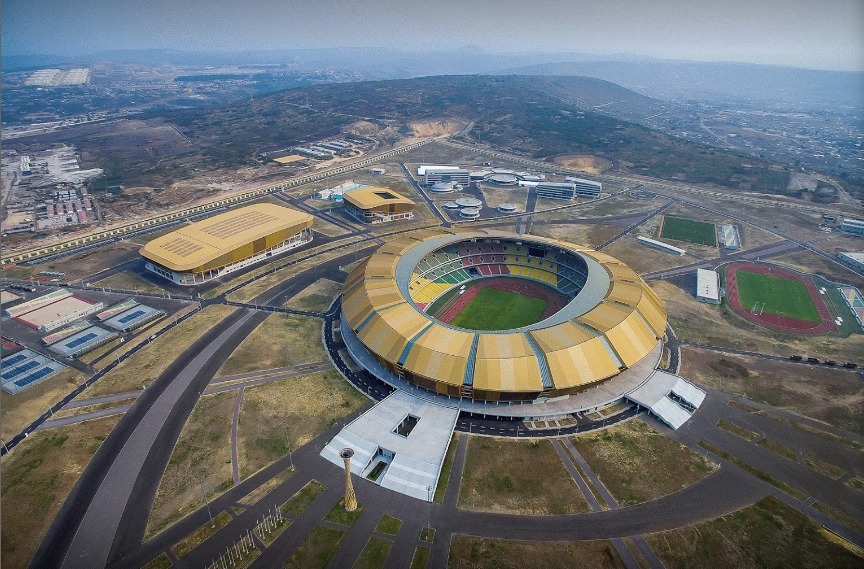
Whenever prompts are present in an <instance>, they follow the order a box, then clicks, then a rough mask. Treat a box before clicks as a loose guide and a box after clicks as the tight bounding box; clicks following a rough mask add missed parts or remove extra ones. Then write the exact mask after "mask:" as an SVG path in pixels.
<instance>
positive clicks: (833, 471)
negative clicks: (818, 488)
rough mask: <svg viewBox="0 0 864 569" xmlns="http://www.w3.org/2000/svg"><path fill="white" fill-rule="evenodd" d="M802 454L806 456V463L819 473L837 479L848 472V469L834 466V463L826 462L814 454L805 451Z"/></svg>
mask: <svg viewBox="0 0 864 569" xmlns="http://www.w3.org/2000/svg"><path fill="white" fill-rule="evenodd" d="M802 455H803V457H804V464H806V465H807V466H809V467H810V468H812V469H813V470H815V471H816V472H818V473H819V474H821V475H823V476H827V477H828V478H831V479H832V480H837V479H838V478H840V477H842V476H843V475H844V474H846V471H845V470H843V469H842V468H840V467H837V466H834V465H833V464H831V463H828V462H825V461H824V460H821V459H819V458H816V457H815V456H813V455H812V454H807V453H806V452H805V453H802Z"/></svg>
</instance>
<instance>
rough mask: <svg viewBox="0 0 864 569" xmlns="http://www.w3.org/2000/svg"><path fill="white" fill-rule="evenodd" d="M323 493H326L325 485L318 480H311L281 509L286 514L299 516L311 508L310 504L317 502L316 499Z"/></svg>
mask: <svg viewBox="0 0 864 569" xmlns="http://www.w3.org/2000/svg"><path fill="white" fill-rule="evenodd" d="M322 492H324V485H323V484H321V483H320V482H318V481H317V480H310V481H309V482H307V483H306V486H304V487H303V488H300V490H298V491H297V493H296V494H294V495H293V496H291V498H289V499H288V501H286V502H285V503H284V504H282V506H281V507H280V508H279V509H280V510H282V511H283V512H285V513H286V514H294V515H295V516H299V515H300V514H302V513H303V511H304V510H305V509H306V508H308V507H309V504H311V503H312V502H314V501H315V498H317V497H318V496H320V495H321V493H322Z"/></svg>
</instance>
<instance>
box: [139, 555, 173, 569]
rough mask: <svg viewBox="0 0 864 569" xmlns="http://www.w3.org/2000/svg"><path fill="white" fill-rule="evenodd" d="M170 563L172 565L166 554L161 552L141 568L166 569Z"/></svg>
mask: <svg viewBox="0 0 864 569" xmlns="http://www.w3.org/2000/svg"><path fill="white" fill-rule="evenodd" d="M171 565H173V563H171V559H169V558H168V554H167V553H162V554H161V555H159V557H156V558H155V559H153V560H152V561H150V562H149V563H147V565H144V566H143V567H141V569H168V568H169V567H171Z"/></svg>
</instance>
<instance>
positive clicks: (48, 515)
mask: <svg viewBox="0 0 864 569" xmlns="http://www.w3.org/2000/svg"><path fill="white" fill-rule="evenodd" d="M4 398H5V397H4ZM119 419H120V417H119V416H117V417H105V418H102V419H94V420H92V421H86V422H84V423H77V424H74V425H67V426H65V427H58V428H56V429H48V430H45V431H39V432H36V433H33V434H32V435H30V436H29V437H27V439H25V440H23V441H21V443H20V444H19V445H18V446H17V447H16V448H15V449H14V450H13V452H11V453H9V454H8V455H6V456H5V457H3V491H2V496H3V499H2V512H3V513H2V520H0V525H2V528H3V530H2V537H0V542H2V549H0V551H2V556H3V565H4V566H5V567H27V566H28V564H29V563H30V560H31V559H32V557H33V554H34V553H35V552H36V548H37V547H39V543H40V542H41V541H42V537H43V536H44V535H45V532H46V531H47V530H48V526H49V525H51V522H52V521H53V520H54V516H56V515H57V512H58V510H59V509H60V506H62V505H63V501H64V500H65V499H66V497H67V496H68V495H69V492H70V491H71V490H72V487H73V486H74V485H75V482H77V481H78V477H79V476H80V475H81V472H82V471H83V470H84V467H85V466H87V463H88V462H90V458H91V457H92V456H93V454H94V453H95V452H96V450H97V449H98V448H99V445H101V444H102V441H103V440H105V437H107V436H108V433H110V432H111V429H113V428H114V425H116V424H117V421H118V420H119ZM4 427H5V421H4Z"/></svg>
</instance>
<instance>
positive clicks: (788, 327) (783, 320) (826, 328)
mask: <svg viewBox="0 0 864 569" xmlns="http://www.w3.org/2000/svg"><path fill="white" fill-rule="evenodd" d="M735 271H745V272H748V273H756V274H760V275H770V276H772V277H780V278H783V279H789V280H793V281H800V282H802V283H804V286H806V287H807V292H808V293H810V299H811V300H812V301H813V305H814V306H815V307H816V311H817V312H818V313H819V318H820V319H821V320H822V321H821V322H819V323H818V324H816V323H814V322H807V321H806V320H798V319H797V318H787V317H785V316H777V315H775V314H762V315H760V316H756V315H755V314H751V313H750V308H752V307H747V308H745V307H743V306H741V300H740V299H739V298H738V285H737V282H736V280H735ZM725 275H726V300H727V301H728V302H729V306H731V307H732V310H734V311H735V312H737V313H738V314H739V315H740V316H743V317H744V318H746V319H747V320H750V321H751V322H755V323H757V324H761V325H762V326H765V327H766V328H771V329H773V330H779V331H781V332H788V333H791V334H810V335H814V336H815V335H818V334H827V333H829V332H837V326H835V325H834V317H833V316H832V315H831V312H829V310H828V307H827V306H826V305H825V301H824V300H822V295H821V294H819V290H818V289H817V288H816V283H814V282H813V279H811V278H809V277H806V276H804V275H801V274H799V273H796V272H794V271H790V270H788V269H784V268H782V267H778V266H776V265H764V264H761V263H733V264H731V265H727V266H726V268H725Z"/></svg>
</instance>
